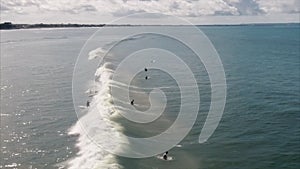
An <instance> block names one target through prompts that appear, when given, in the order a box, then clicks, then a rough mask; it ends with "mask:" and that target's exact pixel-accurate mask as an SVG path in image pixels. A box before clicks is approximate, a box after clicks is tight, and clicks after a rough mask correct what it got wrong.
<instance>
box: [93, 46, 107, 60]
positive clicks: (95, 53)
mask: <svg viewBox="0 0 300 169" xmlns="http://www.w3.org/2000/svg"><path fill="white" fill-rule="evenodd" d="M105 53H106V50H104V49H103V48H97V49H95V50H92V51H90V52H89V60H92V59H95V58H98V57H103V55H105Z"/></svg>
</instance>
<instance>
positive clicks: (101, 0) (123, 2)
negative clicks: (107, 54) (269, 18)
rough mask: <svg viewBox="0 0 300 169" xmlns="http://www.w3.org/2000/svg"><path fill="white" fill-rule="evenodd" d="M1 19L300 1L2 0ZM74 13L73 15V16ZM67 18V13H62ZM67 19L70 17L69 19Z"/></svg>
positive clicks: (247, 9)
mask: <svg viewBox="0 0 300 169" xmlns="http://www.w3.org/2000/svg"><path fill="white" fill-rule="evenodd" d="M0 3H1V8H0V10H1V19H2V20H3V19H5V18H11V17H12V16H18V15H22V16H23V18H26V17H29V16H30V17H32V16H33V15H37V17H38V16H40V17H44V18H47V16H52V15H54V14H55V13H57V14H58V13H59V14H63V13H65V14H70V15H68V17H70V16H74V19H75V18H76V17H78V16H79V15H81V16H92V15H94V16H97V17H99V16H103V17H104V16H106V17H120V16H126V15H128V14H134V13H139V12H148V13H161V14H170V15H176V16H181V17H194V18H197V17H200V16H247V15H264V14H274V13H275V14H291V13H294V14H295V13H299V6H300V0H1V1H0ZM71 14H73V15H71ZM61 17H64V16H61ZM66 19H67V18H66Z"/></svg>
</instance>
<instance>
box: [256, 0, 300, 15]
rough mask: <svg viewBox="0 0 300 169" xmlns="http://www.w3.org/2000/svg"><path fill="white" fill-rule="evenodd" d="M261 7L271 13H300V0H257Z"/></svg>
mask: <svg viewBox="0 0 300 169" xmlns="http://www.w3.org/2000/svg"><path fill="white" fill-rule="evenodd" d="M255 1H256V2H257V4H258V5H259V7H260V9H261V10H262V11H264V12H265V13H267V14H270V13H299V12H300V10H299V8H300V0H255Z"/></svg>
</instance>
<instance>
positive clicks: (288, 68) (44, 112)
mask: <svg viewBox="0 0 300 169" xmlns="http://www.w3.org/2000/svg"><path fill="white" fill-rule="evenodd" d="M200 28H201V30H202V31H203V32H204V33H205V34H206V35H207V36H208V37H209V38H210V40H211V41H212V43H213V45H214V46H215V48H216V50H217V51H218V53H219V55H220V58H221V60H222V63H223V66H224V70H225V74H226V81H227V102H226V107H225V111H224V114H223V118H222V120H221V122H220V124H219V126H218V128H217V130H216V131H215V133H214V134H213V136H212V137H211V138H210V139H209V140H208V142H206V143H204V144H198V143H197V141H198V140H197V139H198V135H199V133H200V130H199V129H201V126H202V123H203V120H204V118H203V116H199V117H198V119H197V122H196V124H195V126H194V128H193V129H192V131H191V132H190V134H189V135H188V136H187V137H186V138H185V140H184V141H183V143H182V145H183V146H182V147H175V148H173V149H171V150H170V151H169V153H170V155H171V156H172V157H174V158H175V160H173V161H168V162H165V161H161V160H158V159H156V158H154V157H151V158H146V159H130V158H123V157H116V158H115V161H114V162H115V163H118V164H119V165H121V166H123V167H124V168H128V169H132V168H139V169H140V168H141V169H142V168H146V169H147V168H178V169H188V168H197V169H198V168H199V169H202V168H212V169H213V168H224V169H226V168H228V169H232V168H249V169H250V168H251V169H253V168H290V169H294V168H295V169H296V168H299V167H300V162H299V161H300V144H299V142H300V123H299V120H300V47H299V46H300V26H299V24H295V25H268V26H259V25H255V26H251V25H249V26H204V27H200ZM115 29H118V30H117V31H122V30H123V31H125V30H126V29H142V28H135V27H131V28H128V27H127V28H122V27H120V28H115ZM95 30H96V29H86V28H83V29H45V30H13V31H1V152H2V153H1V164H0V166H1V168H9V167H11V168H30V167H32V168H58V166H61V165H64V164H65V163H64V162H65V161H68V162H70V161H71V163H72V162H73V163H75V162H76V160H77V161H81V160H83V161H87V162H88V163H97V162H99V161H101V159H96V160H98V161H93V160H95V159H94V158H89V157H88V156H85V155H76V153H77V152H79V151H80V149H83V147H80V146H79V147H76V145H75V144H76V142H77V141H78V138H79V136H78V135H68V131H69V130H70V128H71V127H72V126H73V125H75V123H76V121H77V116H76V113H75V110H74V107H73V100H72V76H73V68H74V65H75V62H76V58H77V56H78V54H79V52H80V49H81V47H82V46H83V44H84V43H85V41H86V40H87V38H88V37H89V36H90V35H91V34H92V33H93V32H94V31H95ZM117 31H116V32H117ZM112 38H114V36H113V35H106V36H105V37H103V39H101V40H99V41H105V40H108V39H112ZM103 43H105V42H103ZM158 43H159V42H158ZM133 44H134V42H133ZM169 45H170V46H172V44H169ZM125 47H130V45H128V46H125ZM111 62H114V61H111ZM90 64H91V65H92V66H91V67H90V68H89V70H88V72H89V73H91V75H93V74H94V72H95V71H96V68H97V65H98V63H97V62H95V63H90ZM195 69H196V68H195ZM196 70H197V69H196ZM199 71H201V70H199ZM87 74H88V73H87ZM141 76H142V77H143V76H144V74H141ZM203 76H204V77H203V79H202V80H203V84H204V89H202V90H200V94H201V93H202V96H201V97H202V99H203V100H204V103H203V105H202V106H203V108H202V109H200V112H205V111H206V110H207V107H208V104H205V101H209V99H210V98H209V94H210V93H209V92H208V90H209V88H205V84H206V83H207V78H205V73H203ZM155 77H165V78H163V79H167V76H166V75H165V74H163V73H159V72H153V76H152V78H153V79H155ZM82 78H86V79H87V81H88V80H90V79H92V78H93V76H87V77H82ZM170 81H172V80H170ZM170 81H168V82H170ZM156 82H157V83H160V84H167V83H164V82H161V81H159V80H157V81H156ZM136 83H137V84H142V85H146V84H143V83H140V82H136ZM83 86H84V87H83V89H82V90H83V91H85V87H87V85H86V84H83ZM170 94H171V95H172V96H173V97H174V98H175V99H174V100H172V101H171V103H170V104H171V107H169V108H168V110H176V109H177V108H178V107H176V106H175V105H176V104H177V103H178V101H177V100H176V98H177V97H178V96H177V93H176V92H174V93H172V91H171V93H170ZM83 95H84V94H83ZM85 101H86V98H82V100H79V102H81V103H80V104H83V105H84V104H85ZM123 124H124V125H125V126H127V127H128V128H127V130H125V132H126V133H127V134H129V135H138V134H139V132H137V131H135V130H134V128H135V126H134V125H129V124H127V122H126V121H123ZM155 132H156V131H149V133H150V134H151V133H152V134H153V133H155ZM81 146H82V145H81ZM95 153H96V154H97V152H95ZM72 158H74V160H71V159H72ZM89 160H90V161H89ZM70 166H72V164H70ZM81 167H82V168H85V167H87V166H84V165H83V166H81Z"/></svg>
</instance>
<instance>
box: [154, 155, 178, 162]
mask: <svg viewBox="0 0 300 169" xmlns="http://www.w3.org/2000/svg"><path fill="white" fill-rule="evenodd" d="M157 158H158V159H160V160H163V161H172V160H174V158H173V157H171V156H168V157H167V160H165V159H164V157H163V156H162V155H160V156H157Z"/></svg>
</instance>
